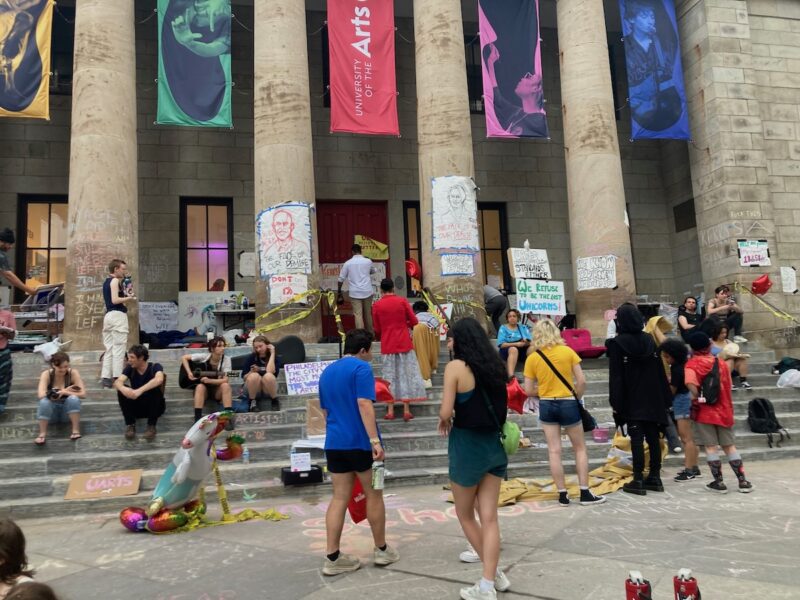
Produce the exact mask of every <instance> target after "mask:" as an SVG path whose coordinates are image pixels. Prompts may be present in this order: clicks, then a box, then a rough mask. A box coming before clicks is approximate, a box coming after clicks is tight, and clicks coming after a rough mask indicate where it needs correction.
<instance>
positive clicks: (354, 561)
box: [322, 548, 388, 575]
mask: <svg viewBox="0 0 800 600" xmlns="http://www.w3.org/2000/svg"><path fill="white" fill-rule="evenodd" d="M387 550H388V548H387ZM360 567H361V561H360V560H358V557H357V556H352V555H350V554H344V553H343V552H340V553H339V558H337V559H336V560H328V557H327V556H326V557H325V563H324V565H323V567H322V574H323V575H339V574H340V573H350V572H351V571H358V569H359V568H360Z"/></svg>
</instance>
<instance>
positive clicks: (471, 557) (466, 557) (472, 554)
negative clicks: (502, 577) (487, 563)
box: [458, 544, 481, 563]
mask: <svg viewBox="0 0 800 600" xmlns="http://www.w3.org/2000/svg"><path fill="white" fill-rule="evenodd" d="M458 560H460V561H461V562H465V563H476V562H481V557H480V556H478V553H477V552H476V551H475V548H473V547H472V544H467V549H466V550H464V551H463V552H462V553H461V554H459V555H458Z"/></svg>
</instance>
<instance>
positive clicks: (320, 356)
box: [316, 352, 322, 362]
mask: <svg viewBox="0 0 800 600" xmlns="http://www.w3.org/2000/svg"><path fill="white" fill-rule="evenodd" d="M316 362H322V355H321V354H320V353H319V352H317V361H316Z"/></svg>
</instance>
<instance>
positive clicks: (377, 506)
mask: <svg viewBox="0 0 800 600" xmlns="http://www.w3.org/2000/svg"><path fill="white" fill-rule="evenodd" d="M371 348H372V334H371V333H369V332H368V331H366V330H364V329H353V330H352V331H350V332H348V334H347V337H346V338H345V341H344V356H343V357H342V358H340V359H339V360H337V361H336V362H335V363H333V364H332V365H330V366H329V367H327V368H326V369H325V370H324V371H323V372H322V375H321V376H320V378H319V400H320V407H321V408H322V410H324V411H325V419H326V436H325V458H326V459H327V461H328V471H329V472H330V473H331V478H332V480H333V498H332V499H331V502H330V504H329V505H328V512H327V514H326V516H325V523H326V530H327V550H326V555H327V556H326V557H325V564H324V566H323V568H322V573H323V574H324V575H338V574H339V573H347V572H349V571H355V570H357V569H358V568H359V567H360V566H361V562H360V561H359V559H358V557H357V556H351V555H349V554H344V553H342V552H340V551H339V543H340V541H341V538H342V528H343V527H344V515H345V512H346V511H347V504H348V503H349V501H350V495H351V493H352V491H353V484H354V483H355V478H356V477H358V479H359V481H360V482H361V486H362V487H363V488H364V494H365V495H366V497H367V520H368V521H369V527H370V529H371V530H372V539H373V540H374V542H375V551H374V554H373V557H374V562H375V564H376V565H389V564H392V563H393V562H396V561H397V560H399V558H400V555H399V554H398V552H397V550H395V549H394V548H390V547H389V546H387V545H386V508H385V507H384V504H383V491H382V490H374V489H372V478H371V476H372V473H371V470H372V461H373V460H376V461H383V460H384V457H385V454H384V450H383V443H382V441H381V438H380V432H379V431H378V423H377V421H376V420H375V408H374V407H373V403H374V402H375V378H374V376H373V375H372V367H371V366H370V361H371V360H372V353H371V351H370V350H371Z"/></svg>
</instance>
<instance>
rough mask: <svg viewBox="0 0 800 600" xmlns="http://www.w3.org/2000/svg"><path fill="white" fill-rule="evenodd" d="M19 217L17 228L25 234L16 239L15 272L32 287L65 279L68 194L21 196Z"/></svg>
mask: <svg viewBox="0 0 800 600" xmlns="http://www.w3.org/2000/svg"><path fill="white" fill-rule="evenodd" d="M19 221H20V222H19V226H18V228H17V231H18V232H22V231H24V232H25V236H24V237H23V236H22V235H20V236H19V238H20V239H19V240H18V243H17V263H16V264H17V276H18V277H19V278H20V279H21V280H22V281H24V282H25V284H26V285H29V286H31V287H34V288H35V287H38V286H40V285H44V284H47V283H62V282H64V281H66V278H67V198H66V197H65V196H44V197H43V196H23V197H21V198H20V211H19ZM20 265H24V269H25V270H24V271H21V269H20V268H19V266H20ZM20 271H21V272H20Z"/></svg>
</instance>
